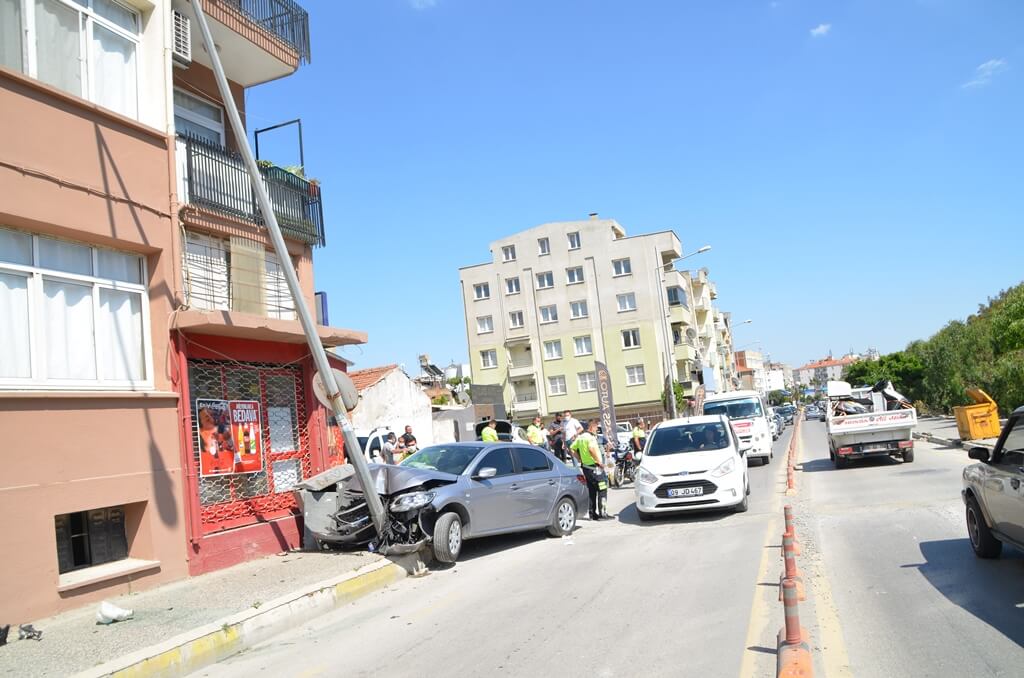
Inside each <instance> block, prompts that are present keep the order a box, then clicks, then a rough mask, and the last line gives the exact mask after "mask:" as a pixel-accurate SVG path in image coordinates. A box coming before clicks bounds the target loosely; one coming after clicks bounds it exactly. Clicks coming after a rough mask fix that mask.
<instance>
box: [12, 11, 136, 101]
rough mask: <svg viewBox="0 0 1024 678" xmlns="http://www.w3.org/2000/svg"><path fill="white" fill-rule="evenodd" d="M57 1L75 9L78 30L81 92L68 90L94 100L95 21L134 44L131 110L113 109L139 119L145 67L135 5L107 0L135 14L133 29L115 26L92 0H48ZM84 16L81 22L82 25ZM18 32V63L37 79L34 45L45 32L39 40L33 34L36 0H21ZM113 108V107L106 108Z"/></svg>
mask: <svg viewBox="0 0 1024 678" xmlns="http://www.w3.org/2000/svg"><path fill="white" fill-rule="evenodd" d="M48 1H49V2H54V3H56V4H58V5H63V6H64V7H66V8H67V9H70V10H73V11H75V12H77V13H78V26H79V30H80V40H79V44H78V62H79V68H80V69H81V74H80V77H81V80H82V91H81V92H68V94H71V95H72V96H76V97H78V98H80V99H85V100H86V101H90V102H93V103H96V82H95V79H94V77H93V74H94V73H95V72H96V67H95V66H94V64H93V56H92V39H93V35H92V34H93V26H94V24H97V23H98V24H99V25H100V26H102V27H103V28H104V29H106V30H109V31H110V32H111V33H114V34H116V35H117V36H119V37H122V38H125V39H126V40H128V41H130V42H131V43H132V44H133V45H134V46H135V55H134V57H135V112H134V113H127V112H125V111H114V112H115V113H118V114H120V115H124V116H126V117H129V118H133V119H135V120H138V119H139V101H140V100H141V97H140V96H139V85H140V83H141V82H142V77H141V76H142V74H143V73H144V72H145V67H144V65H143V63H142V50H141V49H140V46H141V42H142V13H141V12H139V10H138V9H136V8H135V7H132V6H131V5H128V4H125V3H123V2H118V0H111V2H113V3H114V4H116V5H118V6H119V7H121V8H122V9H124V10H125V11H128V12H131V13H132V14H133V15H134V16H135V25H136V27H137V29H138V32H137V33H132V32H131V31H129V30H127V29H125V28H123V27H121V26H118V25H117V24H115V23H114V22H113V21H110V20H109V19H106V18H104V17H102V16H100V15H99V14H97V13H96V11H95V10H94V9H93V8H92V5H93V2H92V0H81V4H78V3H77V2H73V1H72V0H48ZM83 17H84V25H83ZM21 35H22V44H21V49H22V55H21V59H22V65H23V66H24V69H25V74H26V75H28V76H29V77H31V78H35V79H36V80H38V79H39V56H38V54H37V46H38V45H42V46H43V47H44V48H45V46H46V44H47V42H46V40H47V39H48V38H49V36H46V37H44V39H43V40H42V41H40V40H38V39H37V36H36V0H21ZM108 110H113V109H108Z"/></svg>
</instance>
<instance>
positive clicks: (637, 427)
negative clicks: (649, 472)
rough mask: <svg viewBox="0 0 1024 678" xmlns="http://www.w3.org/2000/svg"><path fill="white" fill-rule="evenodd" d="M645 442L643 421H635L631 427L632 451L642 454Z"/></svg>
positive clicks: (645, 433) (645, 431)
mask: <svg viewBox="0 0 1024 678" xmlns="http://www.w3.org/2000/svg"><path fill="white" fill-rule="evenodd" d="M646 442H647V430H646V427H645V426H644V420H643V419H637V421H636V424H634V425H633V451H634V452H643V451H644V443H646Z"/></svg>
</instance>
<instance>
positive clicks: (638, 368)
mask: <svg viewBox="0 0 1024 678" xmlns="http://www.w3.org/2000/svg"><path fill="white" fill-rule="evenodd" d="M631 370H632V372H631ZM638 372H639V375H640V378H639V380H638V379H637V378H636V376H637V374H638ZM631 375H632V376H631ZM646 383H647V373H646V371H645V370H644V366H643V365H626V386H643V385H644V384H646Z"/></svg>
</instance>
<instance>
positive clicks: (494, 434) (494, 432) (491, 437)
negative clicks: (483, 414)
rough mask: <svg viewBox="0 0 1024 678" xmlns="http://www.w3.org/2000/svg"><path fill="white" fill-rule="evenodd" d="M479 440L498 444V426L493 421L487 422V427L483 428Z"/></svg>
mask: <svg viewBox="0 0 1024 678" xmlns="http://www.w3.org/2000/svg"><path fill="white" fill-rule="evenodd" d="M480 440H482V441H483V442H485V443H496V442H498V424H497V423H495V421H494V420H493V419H491V420H490V421H489V422H487V426H484V430H483V431H481V433H480Z"/></svg>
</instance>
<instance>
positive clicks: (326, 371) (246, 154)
mask: <svg viewBox="0 0 1024 678" xmlns="http://www.w3.org/2000/svg"><path fill="white" fill-rule="evenodd" d="M192 6H193V7H194V8H195V12H196V21H197V23H198V24H199V30H200V31H201V32H202V34H203V44H204V45H205V46H206V51H207V52H208V53H209V55H210V63H211V64H212V65H213V74H214V75H215V76H216V78H217V89H219V90H220V96H221V98H222V99H223V100H224V107H225V108H226V109H227V112H228V120H229V121H230V122H231V130H232V131H233V132H234V134H235V139H236V140H237V141H238V150H239V151H240V152H241V154H242V159H243V160H244V161H245V168H246V170H248V172H249V182H250V183H251V184H252V190H253V192H254V193H255V194H256V199H257V201H258V202H259V206H260V212H261V213H262V214H263V219H264V221H265V222H266V226H267V232H268V233H269V234H270V241H271V243H273V245H274V251H275V252H276V253H277V260H278V261H279V262H280V264H281V270H282V271H283V272H284V277H285V281H286V282H287V283H288V290H289V292H291V295H292V300H293V301H294V302H295V310H296V312H297V313H298V315H299V321H300V322H301V323H302V330H303V332H305V334H306V341H307V342H308V343H309V350H310V353H312V354H313V362H315V363H316V368H317V371H319V373H320V379H321V380H322V382H323V386H324V390H325V391H326V392H327V397H328V399H329V400H330V402H331V410H332V412H333V413H334V420H335V421H336V422H337V423H338V426H340V427H341V431H342V434H343V435H344V437H345V447H347V448H348V449H350V450H354V451H355V454H353V455H352V456H351V458H350V459H349V461H350V462H351V463H352V465H353V466H354V467H355V470H356V476H357V477H358V478H359V483H360V484H361V485H362V486H363V496H364V497H365V498H366V505H367V508H369V510H370V517H371V518H372V519H373V526H374V527H375V528H377V537H378V539H384V536H385V526H386V523H385V520H384V504H383V503H381V500H380V495H379V494H377V492H376V488H375V486H374V483H373V478H372V477H371V476H370V467H369V466H368V465H367V463H366V457H365V456H364V455H363V448H362V447H361V446H360V445H359V439H358V438H357V437H356V432H355V429H353V428H352V424H351V422H349V420H348V416H347V412H348V409H349V408H347V407H346V404H345V402H344V401H343V400H342V396H341V390H340V389H339V388H338V382H337V379H335V376H334V370H333V369H332V368H331V365H330V363H329V362H328V361H327V352H326V351H325V350H324V347H323V344H321V343H320V336H319V335H318V334H317V331H316V322H315V321H314V320H313V317H312V315H310V313H309V308H308V307H307V306H306V302H305V301H304V300H303V298H302V289H301V288H300V287H299V278H298V276H297V275H296V274H295V266H294V265H293V264H292V258H291V256H289V254H288V248H287V246H286V245H285V242H284V236H282V235H281V228H280V226H278V224H277V215H276V214H274V207H273V205H271V204H270V196H269V195H268V194H267V188H266V186H264V184H263V176H262V175H261V174H260V171H259V168H258V167H257V166H256V159H255V157H254V156H253V154H252V149H251V148H250V147H249V138H248V137H247V136H246V134H245V128H244V127H242V119H241V118H240V117H239V115H238V106H236V105H235V99H234V97H232V96H231V90H230V89H229V88H228V79H227V76H225V75H224V67H223V66H222V65H221V63H220V55H219V54H217V48H216V46H215V45H214V42H213V35H212V34H211V33H210V26H209V25H208V24H207V23H206V14H205V13H204V12H203V3H202V0H192ZM353 406H354V403H353Z"/></svg>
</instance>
